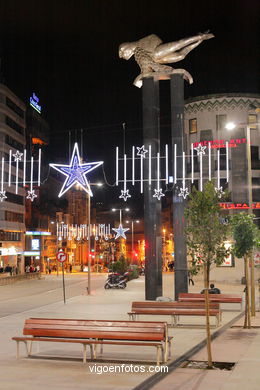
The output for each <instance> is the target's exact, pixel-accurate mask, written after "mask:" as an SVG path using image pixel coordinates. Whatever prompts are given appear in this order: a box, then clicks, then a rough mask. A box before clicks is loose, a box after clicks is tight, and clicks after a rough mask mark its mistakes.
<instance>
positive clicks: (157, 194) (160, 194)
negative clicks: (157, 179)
mask: <svg viewBox="0 0 260 390" xmlns="http://www.w3.org/2000/svg"><path fill="white" fill-rule="evenodd" d="M163 196H165V194H164V193H163V192H162V189H161V188H160V189H158V190H157V189H154V194H153V198H157V199H158V200H161V197H163Z"/></svg>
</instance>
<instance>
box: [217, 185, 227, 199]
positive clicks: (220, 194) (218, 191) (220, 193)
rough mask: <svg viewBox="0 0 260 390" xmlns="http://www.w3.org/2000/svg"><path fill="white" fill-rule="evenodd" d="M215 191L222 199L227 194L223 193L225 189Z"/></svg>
mask: <svg viewBox="0 0 260 390" xmlns="http://www.w3.org/2000/svg"><path fill="white" fill-rule="evenodd" d="M215 191H216V194H217V195H218V197H219V198H222V196H223V195H224V194H225V192H224V191H223V187H219V188H217V187H215Z"/></svg>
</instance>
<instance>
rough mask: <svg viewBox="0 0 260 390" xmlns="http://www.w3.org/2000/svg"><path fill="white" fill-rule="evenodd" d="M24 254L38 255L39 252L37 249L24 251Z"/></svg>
mask: <svg viewBox="0 0 260 390" xmlns="http://www.w3.org/2000/svg"><path fill="white" fill-rule="evenodd" d="M23 254H24V256H40V255H41V253H40V252H38V251H24V252H23Z"/></svg>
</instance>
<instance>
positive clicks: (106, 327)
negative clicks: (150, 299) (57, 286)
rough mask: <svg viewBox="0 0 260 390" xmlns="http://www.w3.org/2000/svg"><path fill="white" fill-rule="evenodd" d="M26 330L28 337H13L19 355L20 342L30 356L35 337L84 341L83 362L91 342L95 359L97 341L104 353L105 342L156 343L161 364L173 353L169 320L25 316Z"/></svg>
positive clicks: (72, 341) (39, 339) (142, 344)
mask: <svg viewBox="0 0 260 390" xmlns="http://www.w3.org/2000/svg"><path fill="white" fill-rule="evenodd" d="M23 334H24V336H25V337H13V338H12V340H15V341H16V343H17V358H18V357H19V343H20V342H23V343H24V344H25V347H26V351H27V356H30V355H31V352H32V342H33V341H39V342H40V341H45V342H63V343H80V344H82V345H83V363H86V359H87V352H86V347H87V345H89V347H90V353H91V359H95V358H96V346H97V344H100V345H101V353H102V352H103V345H105V344H114V345H133V346H141V347H142V346H144V347H155V348H156V349H157V358H156V361H157V365H158V364H160V354H161V356H162V359H161V360H162V362H163V363H164V362H165V361H166V360H167V359H168V354H169V352H168V328H167V323H165V322H141V321H138V322H132V321H106V320H77V319H51V318H29V319H27V320H25V324H24V328H23ZM28 336H30V337H28ZM93 347H94V348H93Z"/></svg>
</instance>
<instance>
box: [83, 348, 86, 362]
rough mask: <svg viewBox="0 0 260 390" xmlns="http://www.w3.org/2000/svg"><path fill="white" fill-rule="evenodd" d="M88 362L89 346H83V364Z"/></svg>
mask: <svg viewBox="0 0 260 390" xmlns="http://www.w3.org/2000/svg"><path fill="white" fill-rule="evenodd" d="M86 362H87V344H83V363H84V364H85V363H86Z"/></svg>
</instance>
